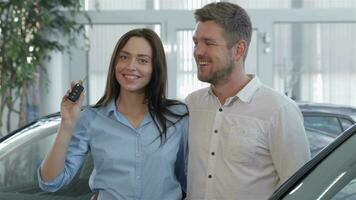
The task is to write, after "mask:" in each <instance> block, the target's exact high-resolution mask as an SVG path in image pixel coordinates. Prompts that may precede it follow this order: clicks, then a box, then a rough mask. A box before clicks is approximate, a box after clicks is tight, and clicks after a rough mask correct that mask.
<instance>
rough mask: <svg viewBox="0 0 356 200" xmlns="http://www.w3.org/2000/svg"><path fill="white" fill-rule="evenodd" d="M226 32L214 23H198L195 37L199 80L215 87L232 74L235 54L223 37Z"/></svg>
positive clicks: (195, 55)
mask: <svg viewBox="0 0 356 200" xmlns="http://www.w3.org/2000/svg"><path fill="white" fill-rule="evenodd" d="M223 33H224V30H223V29H222V28H221V27H220V26H219V25H218V24H216V23H215V22H213V21H206V22H198V24H197V26H196V28H195V32H194V36H193V41H194V44H195V45H194V58H195V61H196V63H197V67H198V79H199V80H201V81H203V82H208V83H211V84H213V85H215V84H217V83H219V81H221V80H222V79H224V78H225V77H227V76H228V75H230V74H231V72H232V70H233V68H234V60H233V57H232V56H233V53H232V50H231V49H228V42H227V41H226V39H225V38H224V37H223Z"/></svg>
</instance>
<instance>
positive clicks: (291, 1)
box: [85, 0, 356, 10]
mask: <svg viewBox="0 0 356 200" xmlns="http://www.w3.org/2000/svg"><path fill="white" fill-rule="evenodd" d="M220 1H222V0H131V1H126V0H85V8H86V9H87V10H93V9H100V10H128V9H141V10H152V9H154V10H165V9H180V10H193V9H197V8H200V7H202V6H203V5H205V4H208V3H211V2H220ZM227 1H228V2H232V3H237V4H239V5H241V6H242V7H244V8H247V9H286V8H356V3H355V2H354V1H352V0H337V1H336V0H312V1H311V0H263V1H261V0H227Z"/></svg>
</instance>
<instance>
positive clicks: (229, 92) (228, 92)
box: [211, 74, 251, 105]
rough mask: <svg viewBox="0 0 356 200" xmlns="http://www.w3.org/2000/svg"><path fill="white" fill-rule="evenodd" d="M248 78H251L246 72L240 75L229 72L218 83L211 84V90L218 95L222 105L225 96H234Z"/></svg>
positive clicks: (245, 83)
mask: <svg viewBox="0 0 356 200" xmlns="http://www.w3.org/2000/svg"><path fill="white" fill-rule="evenodd" d="M250 80H251V78H250V77H249V76H248V75H246V74H243V75H240V76H236V75H233V74H231V75H230V76H229V77H228V78H226V79H224V80H222V81H220V82H219V83H217V84H214V85H211V86H212V91H213V92H214V94H215V96H217V97H218V99H219V101H220V103H221V105H224V104H225V101H226V99H227V98H229V97H232V96H235V95H236V94H237V93H238V92H239V91H241V90H242V88H244V87H245V86H246V85H247V83H248V82H249V81H250Z"/></svg>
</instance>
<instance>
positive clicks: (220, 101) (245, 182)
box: [186, 2, 310, 200]
mask: <svg viewBox="0 0 356 200" xmlns="http://www.w3.org/2000/svg"><path fill="white" fill-rule="evenodd" d="M195 19H196V21H197V25H196V29H195V33H194V36H193V40H194V44H195V46H194V58H195V60H196V63H197V67H198V78H199V80H201V81H204V82H208V83H210V84H211V85H210V87H208V88H204V89H201V90H198V91H196V92H193V93H192V94H190V95H189V96H188V97H187V98H186V103H187V104H188V107H189V110H190V122H189V124H190V128H189V160H188V192H187V199H190V200H200V199H216V200H236V199H239V200H240V199H241V200H259V199H267V198H268V197H269V196H270V195H271V194H272V193H273V191H274V190H275V189H276V188H277V187H278V186H279V185H280V184H281V183H283V182H284V181H285V180H286V179H288V178H289V177H290V176H291V175H292V174H293V173H294V172H295V171H296V170H297V169H298V168H300V167H301V166H302V165H303V164H304V163H306V162H307V161H308V160H309V159H310V151H309V147H308V142H307V138H306V135H305V130H304V126H303V117H302V114H301V112H300V110H299V109H298V106H297V105H296V104H295V102H294V101H292V100H291V99H289V98H288V97H286V96H284V95H282V94H280V93H278V92H276V91H275V90H273V89H271V88H269V87H267V86H265V85H263V84H262V83H261V82H260V81H259V79H258V77H257V76H256V75H249V74H246V73H245V70H244V61H245V58H246V55H247V50H248V46H249V43H250V40H251V33H252V25H251V22H250V19H249V16H248V15H247V13H246V11H245V10H244V9H243V8H241V7H239V6H238V5H236V4H232V3H227V2H221V3H211V4H208V5H206V6H204V7H203V8H201V9H198V10H196V11H195Z"/></svg>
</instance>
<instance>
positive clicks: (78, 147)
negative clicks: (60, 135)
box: [39, 101, 188, 200]
mask: <svg viewBox="0 0 356 200" xmlns="http://www.w3.org/2000/svg"><path fill="white" fill-rule="evenodd" d="M171 109H172V110H173V111H174V112H176V113H180V114H182V113H184V112H186V108H185V106H182V105H176V106H172V107H171ZM170 119H171V120H173V121H175V122H176V123H175V124H174V125H173V126H170V127H169V128H168V129H167V139H166V141H165V143H164V144H163V145H161V140H160V138H159V132H158V130H157V128H156V126H155V123H154V122H153V120H152V118H151V116H150V114H149V113H147V115H146V116H145V118H144V120H143V121H142V123H141V125H140V126H139V127H138V128H133V127H132V126H131V124H130V123H129V121H128V120H127V118H126V117H125V116H124V115H122V114H121V113H120V112H118V111H117V109H116V106H115V103H114V101H112V102H111V103H110V104H108V106H106V107H100V108H87V109H85V110H84V111H83V112H82V113H81V116H80V118H79V120H78V122H77V125H76V128H75V130H74V133H73V136H72V139H71V142H70V145H69V148H68V152H67V157H66V161H65V167H64V170H63V171H62V173H61V174H60V175H59V176H57V177H56V178H55V179H54V180H53V181H51V182H44V181H43V180H42V179H41V177H40V176H39V185H40V187H41V188H42V189H43V190H45V191H56V190H58V189H59V188H61V187H62V186H63V185H66V184H68V183H69V182H70V181H71V179H72V178H73V176H74V175H75V174H76V172H77V171H78V169H79V168H80V166H81V165H82V164H83V162H84V160H85V158H86V155H87V154H88V152H89V151H90V152H91V154H92V157H93V162H94V170H93V172H92V173H91V176H90V179H89V186H90V188H91V189H92V190H93V191H99V199H101V200H120V199H141V200H176V199H181V198H182V189H183V190H185V186H186V160H187V159H186V154H187V152H186V150H187V134H188V117H184V118H182V119H173V118H170Z"/></svg>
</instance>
